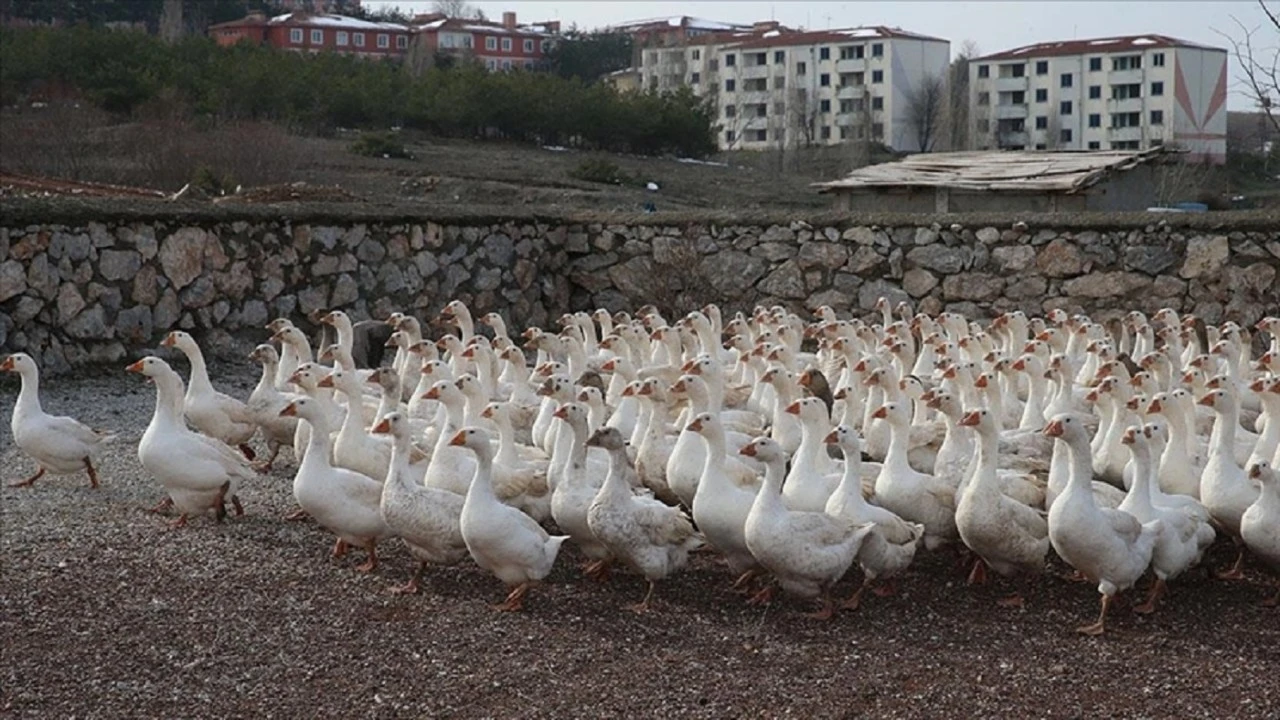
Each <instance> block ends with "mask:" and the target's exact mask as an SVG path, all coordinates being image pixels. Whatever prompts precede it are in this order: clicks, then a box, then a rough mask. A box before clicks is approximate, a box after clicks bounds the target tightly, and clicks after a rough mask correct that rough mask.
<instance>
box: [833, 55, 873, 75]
mask: <svg viewBox="0 0 1280 720" xmlns="http://www.w3.org/2000/svg"><path fill="white" fill-rule="evenodd" d="M858 71H863V72H866V71H867V59H866V58H859V59H857V60H853V59H850V60H836V72H837V73H842V72H858Z"/></svg>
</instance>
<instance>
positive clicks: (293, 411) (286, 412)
mask: <svg viewBox="0 0 1280 720" xmlns="http://www.w3.org/2000/svg"><path fill="white" fill-rule="evenodd" d="M280 417H298V406H297V404H296V403H289V404H288V405H285V406H284V409H283V410H281V411H280Z"/></svg>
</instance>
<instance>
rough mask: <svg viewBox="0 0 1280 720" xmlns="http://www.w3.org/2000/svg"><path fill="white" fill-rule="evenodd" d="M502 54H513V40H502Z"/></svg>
mask: <svg viewBox="0 0 1280 720" xmlns="http://www.w3.org/2000/svg"><path fill="white" fill-rule="evenodd" d="M502 52H511V38H502Z"/></svg>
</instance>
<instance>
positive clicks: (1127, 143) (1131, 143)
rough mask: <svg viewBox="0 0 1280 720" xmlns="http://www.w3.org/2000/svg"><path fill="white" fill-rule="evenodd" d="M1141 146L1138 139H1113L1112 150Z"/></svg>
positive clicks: (1131, 148)
mask: <svg viewBox="0 0 1280 720" xmlns="http://www.w3.org/2000/svg"><path fill="white" fill-rule="evenodd" d="M1140 146H1141V143H1139V142H1138V141H1137V140H1112V141H1111V149H1112V150H1137V149H1139V147H1140Z"/></svg>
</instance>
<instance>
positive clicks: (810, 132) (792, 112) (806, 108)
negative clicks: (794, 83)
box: [787, 88, 818, 147]
mask: <svg viewBox="0 0 1280 720" xmlns="http://www.w3.org/2000/svg"><path fill="white" fill-rule="evenodd" d="M788 94H789V95H790V96H791V97H790V98H788V100H787V120H788V122H787V125H788V128H787V129H788V131H790V132H791V133H793V136H794V137H795V139H796V143H797V144H799V145H801V146H802V147H810V146H812V145H813V144H814V142H815V141H816V140H817V136H818V106H817V104H816V103H815V102H814V101H813V97H812V96H811V95H810V94H809V91H808V90H806V89H804V88H792V90H791V91H790V93H788Z"/></svg>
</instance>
